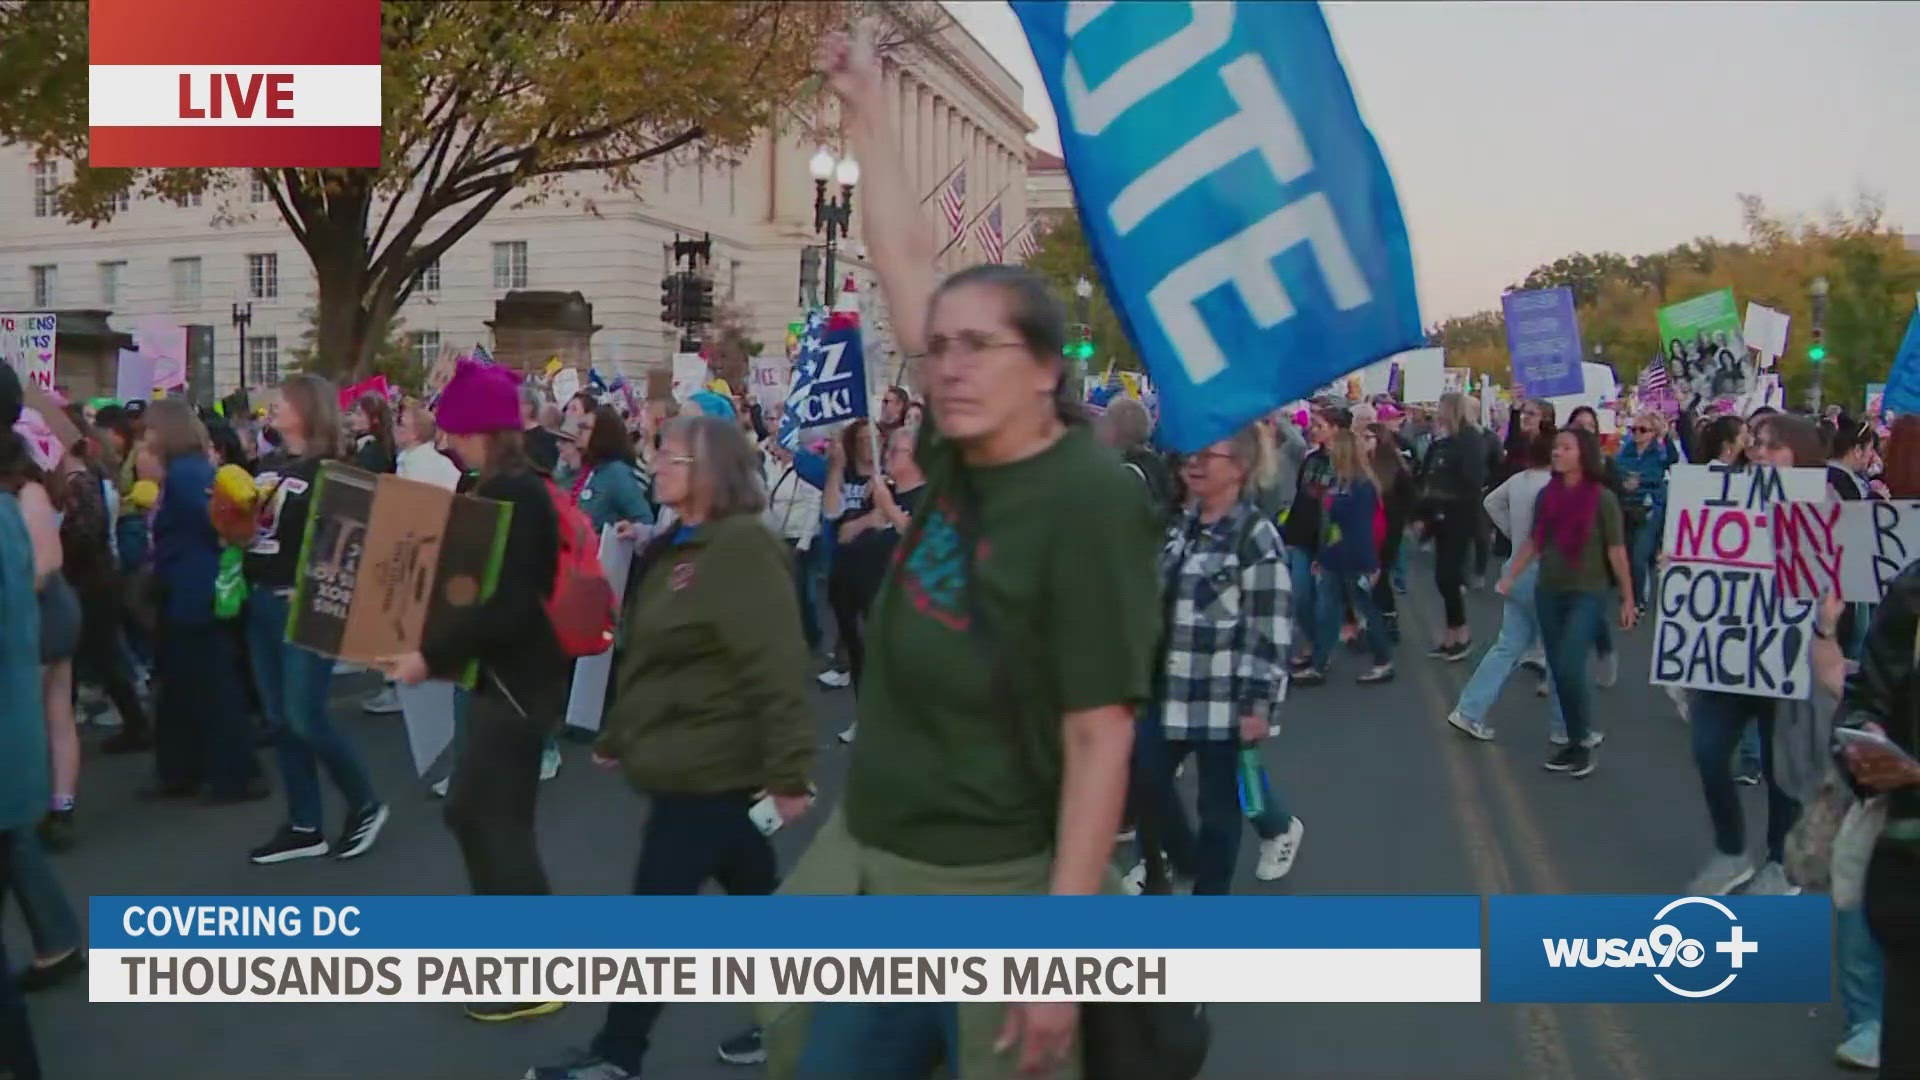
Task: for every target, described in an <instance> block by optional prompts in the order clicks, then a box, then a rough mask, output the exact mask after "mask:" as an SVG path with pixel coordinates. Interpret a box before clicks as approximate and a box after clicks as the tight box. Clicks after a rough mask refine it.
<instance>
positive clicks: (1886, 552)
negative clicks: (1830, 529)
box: [1834, 499, 1920, 604]
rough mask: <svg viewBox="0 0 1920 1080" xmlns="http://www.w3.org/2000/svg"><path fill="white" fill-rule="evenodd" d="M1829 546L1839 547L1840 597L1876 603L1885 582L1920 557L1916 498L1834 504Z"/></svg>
mask: <svg viewBox="0 0 1920 1080" xmlns="http://www.w3.org/2000/svg"><path fill="white" fill-rule="evenodd" d="M1838 508H1839V519H1840V520H1839V524H1838V526H1837V527H1836V528H1835V530H1834V532H1835V541H1834V546H1835V547H1837V548H1838V549H1839V563H1840V570H1839V575H1838V576H1839V582H1840V595H1841V597H1842V598H1844V599H1846V600H1849V601H1852V602H1854V603H1861V604H1877V603H1879V602H1880V598H1881V597H1883V596H1885V595H1886V594H1887V583H1888V582H1890V581H1892V580H1893V579H1894V576H1895V575H1897V574H1899V573H1900V571H1902V570H1905V569H1906V568H1907V567H1908V566H1909V565H1911V564H1912V563H1913V561H1914V560H1915V559H1920V502H1914V501H1912V500H1886V499H1863V500H1860V501H1858V502H1843V503H1840V504H1838Z"/></svg>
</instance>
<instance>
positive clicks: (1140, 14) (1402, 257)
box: [1012, 0, 1425, 452]
mask: <svg viewBox="0 0 1920 1080" xmlns="http://www.w3.org/2000/svg"><path fill="white" fill-rule="evenodd" d="M1012 6H1013V11H1014V15H1015V16H1016V17H1017V18H1019V20H1020V23H1021V26H1022V28H1023V29H1024V30H1025V32H1026V35H1027V42H1028V44H1029V45H1030V46H1031V47H1032V49H1033V56H1034V61H1035V64H1036V66H1037V67H1038V69H1039V71H1040V75H1041V77H1042V79H1043V80H1044V81H1045V82H1046V85H1047V93H1048V96H1049V97H1050V98H1051V99H1052V101H1053V107H1054V110H1055V111H1056V112H1057V113H1058V114H1059V117H1060V142H1061V150H1062V154H1063V156H1064V157H1065V158H1066V161H1067V172H1068V175H1069V177H1070V178H1071V180H1072V182H1073V189H1074V194H1075V196H1076V199H1077V201H1078V202H1079V204H1080V208H1081V220H1082V222H1083V223H1084V224H1085V226H1086V232H1087V240H1088V244H1089V246H1090V247H1091V249H1092V251H1093V254H1094V257H1095V261H1096V263H1097V264H1098V266H1099V268H1100V274H1101V277H1102V279H1103V280H1104V281H1105V283H1106V287H1107V291H1106V295H1108V296H1109V297H1111V298H1112V299H1113V301H1114V307H1115V309H1116V310H1117V311H1118V312H1119V314H1120V316H1121V319H1122V321H1123V322H1124V323H1125V324H1126V326H1127V330H1128V337H1129V338H1130V339H1132V341H1133V342H1134V344H1135V345H1136V346H1137V347H1138V350H1139V353H1140V356H1141V359H1142V360H1143V361H1144V362H1145V366H1146V369H1147V371H1148V372H1149V373H1150V374H1151V375H1152V376H1153V382H1154V385H1155V387H1156V388H1157V391H1158V394H1159V401H1160V421H1161V422H1160V427H1159V429H1158V430H1157V432H1156V436H1155V437H1156V440H1157V441H1164V442H1165V443H1166V445H1167V446H1169V447H1170V448H1172V449H1175V450H1181V451H1187V452H1191V451H1195V450H1198V449H1200V448H1201V447H1203V446H1206V445H1208V444H1210V443H1213V442H1215V441H1218V440H1220V439H1224V438H1226V437H1228V436H1230V435H1232V434H1233V433H1235V432H1237V431H1239V430H1240V429H1242V428H1244V427H1245V426H1246V425H1247V424H1248V423H1250V422H1251V421H1253V420H1254V419H1256V418H1258V417H1260V416H1262V415H1265V414H1266V413H1268V412H1270V411H1272V410H1273V409H1274V408H1275V407H1276V406H1279V405H1280V404H1282V403H1284V402H1287V401H1291V400H1294V399H1296V398H1300V397H1303V396H1305V395H1307V394H1310V393H1312V392H1313V390H1314V389H1315V388H1317V387H1321V386H1325V385H1326V384H1328V383H1329V382H1332V381H1333V380H1334V379H1336V378H1338V377H1340V376H1342V375H1345V374H1347V373H1348V372H1351V371H1355V370H1358V369H1359V368H1362V367H1365V366H1366V365H1368V364H1370V363H1373V362H1374V361H1376V360H1379V359H1381V358H1383V357H1387V356H1391V355H1393V354H1394V353H1396V352H1399V351H1401V350H1403V349H1408V348H1412V347H1414V346H1417V345H1419V344H1421V343H1422V342H1423V341H1424V340H1425V333H1424V331H1423V329H1422V325H1421V321H1420V309H1419V303H1418V298H1417V296H1416V294H1415V291H1414V278H1413V256H1412V252H1411V250H1410V249H1409V247H1408V242H1407V229H1406V223H1405V221H1404V219H1403V218H1402V216H1401V213H1400V202H1399V199H1398V198H1397V197H1396V195H1395V194H1394V189H1393V180H1392V178H1391V177H1390V176H1389V175H1388V172H1387V167H1386V162H1385V160H1384V159H1383V158H1382V156H1381V154H1380V148H1379V147H1378V146H1377V145H1376V144H1375V143H1374V140H1373V135H1372V133H1371V132H1369V131H1368V130H1367V127H1366V124H1365V123H1364V122H1363V121H1362V119H1361V117H1360V110H1359V107H1358V106H1357V105H1356V103H1355V102H1354V98H1353V91H1352V88H1351V87H1350V86H1349V85H1348V82H1347V76H1346V72H1345V71H1344V70H1343V69H1342V67H1341V65H1340V58H1339V55H1338V53H1337V52H1336V50H1335V49H1334V44H1333V39H1332V37H1331V35H1330V34H1329V33H1328V30H1327V24H1326V20H1325V18H1324V16H1323V15H1322V13H1321V11H1320V6H1319V5H1318V4H1245V3H1242V4H1234V3H1215V4H1194V5H1189V6H1187V7H1185V8H1178V7H1175V8H1169V6H1167V5H1162V4H1060V3H1053V2H1051V0H1046V2H1042V0H1016V2H1015V3H1014V4H1013V5H1012ZM1170 11H1181V12H1187V13H1190V14H1179V15H1173V16H1171V17H1169V12H1170ZM1183 20H1184V25H1183ZM1090 79H1091V80H1094V81H1093V82H1092V83H1091V84H1090V82H1089V80H1090Z"/></svg>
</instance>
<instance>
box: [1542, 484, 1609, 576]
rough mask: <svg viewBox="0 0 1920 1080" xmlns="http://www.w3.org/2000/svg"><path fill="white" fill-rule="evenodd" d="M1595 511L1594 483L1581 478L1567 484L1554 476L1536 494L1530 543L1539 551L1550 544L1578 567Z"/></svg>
mask: <svg viewBox="0 0 1920 1080" xmlns="http://www.w3.org/2000/svg"><path fill="white" fill-rule="evenodd" d="M1599 509H1600V485H1599V484H1598V483H1596V482H1595V481H1592V480H1588V479H1585V478H1582V479H1581V480H1579V481H1577V482H1575V483H1571V484H1569V483H1567V482H1566V480H1565V479H1563V478H1562V477H1560V476H1555V477H1554V478H1553V479H1551V480H1548V481H1547V486H1546V487H1545V488H1543V489H1542V490H1541V492H1540V508H1539V510H1538V511H1537V512H1536V513H1535V514H1534V518H1533V535H1534V543H1535V544H1536V545H1538V546H1540V547H1542V548H1544V547H1545V546H1546V545H1547V544H1549V543H1551V544H1553V545H1554V546H1555V547H1557V548H1559V549H1560V554H1561V555H1562V556H1563V557H1565V559H1566V560H1567V561H1568V562H1570V563H1578V562H1579V561H1580V553H1581V549H1583V548H1585V547H1586V545H1587V538H1588V537H1589V536H1590V535H1592V533H1593V524H1594V516H1595V514H1596V513H1597V512H1598V511H1599Z"/></svg>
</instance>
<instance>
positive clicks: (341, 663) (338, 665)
mask: <svg viewBox="0 0 1920 1080" xmlns="http://www.w3.org/2000/svg"><path fill="white" fill-rule="evenodd" d="M365 670H367V669H366V668H365V667H362V666H361V665H359V664H356V663H353V662H352V661H349V660H335V661H334V662H333V673H334V674H335V675H358V674H360V673H361V672H363V671H365Z"/></svg>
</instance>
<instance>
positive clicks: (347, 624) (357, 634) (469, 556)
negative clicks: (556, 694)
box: [287, 462, 513, 678]
mask: <svg viewBox="0 0 1920 1080" xmlns="http://www.w3.org/2000/svg"><path fill="white" fill-rule="evenodd" d="M512 514H513V508H512V507H511V506H509V505H507V504H505V503H501V502H496V501H494V500H492V499H481V498H475V497H473V496H470V495H455V494H454V493H453V492H451V491H448V490H446V489H445V488H441V487H437V486H435V485H433V484H424V483H421V482H419V481H416V480H402V479H400V478H399V477H397V476H385V475H381V476H376V475H375V474H373V473H369V472H363V471H362V470H359V469H355V468H352V467H350V466H347V465H342V464H339V463H337V462H330V463H328V464H327V465H326V466H325V467H323V468H322V469H321V470H320V477H319V483H318V484H317V485H316V486H315V488H314V494H313V509H312V512H311V513H310V515H309V516H308V519H307V534H306V537H305V540H304V542H303V543H302V545H301V548H300V562H299V570H298V572H297V573H296V575H295V581H294V601H293V610H292V611H291V613H290V614H289V615H288V618H287V640H288V641H289V642H291V643H293V644H295V645H299V646H302V647H304V648H308V649H312V650H313V651H315V652H318V653H323V654H325V655H327V656H336V657H339V658H341V659H343V660H349V661H352V662H355V663H362V664H364V663H370V662H372V661H375V660H378V659H380V658H382V657H388V656H395V655H398V654H401V653H408V652H413V651H415V650H417V649H419V648H420V643H421V641H423V640H425V638H426V637H427V635H428V634H430V633H431V632H432V631H433V630H434V629H435V627H436V626H438V625H439V624H440V623H441V621H442V620H448V619H457V618H462V617H464V616H465V614H466V611H465V609H468V608H471V607H472V606H473V605H475V604H478V603H480V602H481V601H482V600H484V599H485V598H486V597H488V596H490V595H492V593H493V588H494V584H495V582H496V581H497V579H498V576H499V571H500V555H501V548H502V542H503V539H504V536H505V534H506V530H507V525H508V522H509V520H510V519H511V518H512ZM470 677H471V672H469V678H470Z"/></svg>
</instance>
